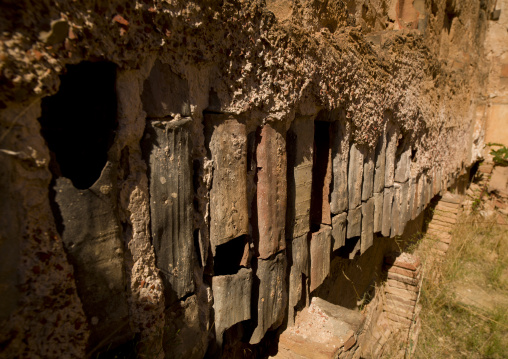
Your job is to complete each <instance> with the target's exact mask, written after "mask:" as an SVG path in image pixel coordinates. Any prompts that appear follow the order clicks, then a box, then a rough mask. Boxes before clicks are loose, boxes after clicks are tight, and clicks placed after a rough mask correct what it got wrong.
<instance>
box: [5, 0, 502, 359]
mask: <svg viewBox="0 0 508 359" xmlns="http://www.w3.org/2000/svg"><path fill="white" fill-rule="evenodd" d="M491 8H492V4H491V2H490V1H477V0H467V1H453V0H432V1H426V2H422V1H419V0H414V1H411V0H392V1H383V0H376V1H361V0H358V1H354V0H350V1H341V0H335V1H284V0H267V1H266V2H264V1H231V2H230V1H203V2H188V1H153V2H152V1H143V2H125V1H81V2H71V1H63V2H58V3H53V2H49V1H37V2H30V1H16V2H14V1H4V2H2V4H1V5H0V9H1V11H0V30H1V38H0V108H1V110H0V126H1V127H0V128H1V133H0V158H1V163H2V166H1V167H2V171H1V173H0V175H1V178H2V181H1V184H0V185H1V186H2V187H1V192H0V196H1V201H0V206H2V207H1V208H2V214H3V216H2V225H1V226H0V231H1V232H0V236H1V237H0V238H1V242H0V246H1V251H0V263H1V267H0V270H1V272H0V281H1V282H0V285H1V288H2V293H3V299H2V304H1V307H0V320H2V325H1V328H2V329H0V342H1V343H2V345H1V347H0V350H1V351H2V355H4V356H6V357H16V356H25V357H37V356H39V357H48V356H73V357H84V356H87V355H94V354H95V353H99V352H100V353H104V351H106V350H109V349H111V348H114V347H116V346H117V345H135V348H134V349H132V350H135V352H136V353H138V354H137V355H139V356H142V355H145V356H147V357H168V358H169V357H185V358H199V357H203V356H204V355H205V353H206V352H207V350H208V352H209V353H210V354H217V353H220V345H221V344H222V343H223V340H225V342H226V347H227V346H228V345H230V347H234V345H236V344H235V343H237V342H242V343H244V344H242V345H243V346H244V347H246V348H248V351H250V352H251V353H253V355H255V353H257V352H258V351H262V350H263V348H265V346H266V343H267V342H268V341H269V338H270V333H269V334H267V332H269V331H273V330H275V329H277V328H279V327H280V326H281V325H285V323H286V322H288V323H289V324H291V321H292V320H293V319H292V317H293V316H294V313H295V311H297V310H298V309H299V308H301V307H302V306H305V305H306V304H307V303H308V297H309V295H310V292H312V291H314V292H315V293H317V292H316V290H318V289H319V288H320V286H321V288H323V287H322V283H323V282H325V281H326V282H332V283H333V282H334V281H333V278H331V277H333V276H334V273H335V270H331V266H330V262H333V261H334V260H335V261H336V262H337V261H338V260H339V258H348V259H347V260H349V258H354V257H355V256H356V255H357V254H362V255H364V256H365V255H368V252H367V250H368V249H369V247H370V246H371V245H372V244H373V242H374V241H380V240H382V239H379V238H381V237H380V236H378V235H374V234H375V233H378V234H379V233H380V234H382V236H384V237H390V236H391V237H395V236H398V235H401V234H402V233H403V231H404V228H405V224H406V223H407V222H408V221H409V220H410V219H414V218H416V217H417V216H418V214H419V213H421V211H422V209H423V208H424V206H425V205H426V204H427V203H428V202H429V200H430V198H431V197H432V196H433V195H435V194H437V193H439V191H441V190H442V189H444V188H446V187H448V186H449V185H450V184H451V183H452V182H453V178H454V177H455V176H456V175H457V174H459V173H460V171H462V170H463V169H464V168H465V167H466V166H469V165H470V164H471V163H472V161H474V160H475V159H476V158H477V156H478V146H479V143H480V142H481V140H482V131H481V128H480V130H478V129H477V128H475V124H476V125H477V123H476V122H478V121H476V119H477V112H478V111H477V105H478V98H479V94H480V93H481V92H482V90H483V88H484V86H485V82H486V70H485V66H484V63H483V58H482V51H483V43H484V39H485V34H486V30H487V18H488V16H489V14H490V11H491V10H492V9H491ZM475 121H476V122H475ZM480 125H481V124H480ZM480 127H481V126H480ZM475 146H476V147H475ZM378 237H379V238H378ZM363 253H366V254H363ZM333 268H337V267H336V266H335V267H334V266H333V265H332V269H333ZM330 271H331V272H332V274H330ZM327 278H328V280H327ZM330 278H331V279H330ZM362 280H365V278H364V279H362ZM338 282H340V281H337V283H338ZM338 285H339V286H340V284H338ZM338 290H340V288H338ZM229 328H232V329H230V330H228V329H229ZM263 338H265V339H263ZM125 343H127V344H125ZM215 343H217V344H215ZM228 343H229V344H228ZM259 343H261V344H259Z"/></svg>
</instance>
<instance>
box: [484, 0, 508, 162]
mask: <svg viewBox="0 0 508 359" xmlns="http://www.w3.org/2000/svg"><path fill="white" fill-rule="evenodd" d="M507 29H508V1H506V0H499V1H497V2H496V5H495V8H494V11H493V12H492V13H491V16H490V21H489V29H488V32H487V35H486V41H485V56H486V58H487V59H488V61H489V65H490V67H489V82H488V87H487V90H486V92H485V97H486V98H485V102H484V103H485V105H484V106H482V107H480V108H479V109H478V112H480V113H482V114H483V115H484V116H485V118H486V129H485V131H486V133H485V142H486V143H489V142H494V143H501V144H503V145H505V146H508V129H507V126H506V124H507V123H508V122H507V118H508V97H507V94H508V31H507ZM486 149H487V151H485V152H486V153H484V155H485V157H489V155H488V153H487V152H489V151H488V149H489V148H488V147H487V148H486ZM496 149H498V147H496Z"/></svg>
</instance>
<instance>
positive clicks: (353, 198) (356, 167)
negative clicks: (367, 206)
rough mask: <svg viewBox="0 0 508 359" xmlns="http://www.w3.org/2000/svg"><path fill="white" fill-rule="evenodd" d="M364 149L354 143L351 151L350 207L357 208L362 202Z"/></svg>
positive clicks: (349, 174) (349, 175) (349, 172)
mask: <svg viewBox="0 0 508 359" xmlns="http://www.w3.org/2000/svg"><path fill="white" fill-rule="evenodd" d="M364 157H365V156H364V153H363V149H360V148H359V147H358V145H357V144H355V143H353V144H352V145H351V149H350V151H349V170H348V194H349V208H350V209H351V208H356V207H358V206H359V205H360V204H361V203H362V183H363V159H364Z"/></svg>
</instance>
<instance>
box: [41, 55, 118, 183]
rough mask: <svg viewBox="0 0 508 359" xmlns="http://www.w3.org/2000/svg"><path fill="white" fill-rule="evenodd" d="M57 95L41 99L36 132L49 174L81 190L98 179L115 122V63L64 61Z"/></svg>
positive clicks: (105, 158)
mask: <svg viewBox="0 0 508 359" xmlns="http://www.w3.org/2000/svg"><path fill="white" fill-rule="evenodd" d="M66 70H67V71H66V73H65V74H64V75H62V76H60V80H61V85H60V89H59V91H58V93H57V94H55V95H53V96H49V97H46V98H44V99H43V100H42V104H41V107H42V115H41V117H40V118H39V122H40V124H41V133H42V135H43V136H44V138H45V139H46V142H47V144H48V147H49V149H50V151H51V152H52V159H53V160H54V161H53V164H52V166H51V167H52V168H51V169H52V172H53V176H54V177H58V176H64V177H67V178H69V179H70V180H71V181H72V183H73V184H74V186H75V187H76V188H79V189H86V188H89V187H90V186H92V185H93V184H94V183H95V181H97V179H98V178H99V177H100V174H101V171H102V169H103V168H104V166H105V164H106V161H107V154H108V150H109V147H110V146H111V144H112V142H113V140H114V134H115V129H116V126H117V121H116V114H117V100H116V90H115V81H116V65H115V64H113V63H109V62H95V63H92V62H82V63H80V64H78V65H68V66H67V68H66Z"/></svg>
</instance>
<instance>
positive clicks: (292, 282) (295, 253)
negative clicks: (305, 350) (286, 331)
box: [288, 234, 310, 326]
mask: <svg viewBox="0 0 508 359" xmlns="http://www.w3.org/2000/svg"><path fill="white" fill-rule="evenodd" d="M291 260H292V264H291V268H290V273H289V308H288V325H289V326H291V325H293V324H294V320H295V310H296V308H297V306H304V305H306V303H302V301H305V300H306V299H308V287H307V282H308V280H307V278H308V277H309V273H310V261H309V239H308V236H307V234H305V235H303V236H300V237H298V238H295V239H293V241H292V242H291Z"/></svg>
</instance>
